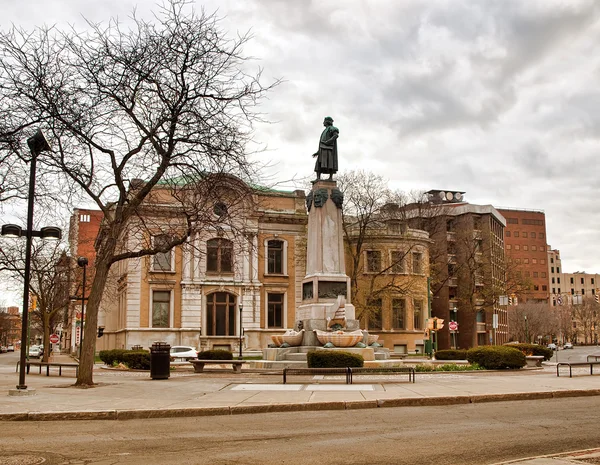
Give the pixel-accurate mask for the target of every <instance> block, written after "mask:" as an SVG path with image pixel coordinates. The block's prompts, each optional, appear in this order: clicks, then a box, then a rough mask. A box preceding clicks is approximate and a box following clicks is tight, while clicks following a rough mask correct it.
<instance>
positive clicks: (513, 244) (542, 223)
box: [497, 207, 550, 303]
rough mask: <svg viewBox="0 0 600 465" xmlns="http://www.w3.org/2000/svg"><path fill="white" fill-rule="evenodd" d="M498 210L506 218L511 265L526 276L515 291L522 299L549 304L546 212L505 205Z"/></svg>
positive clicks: (506, 247)
mask: <svg viewBox="0 0 600 465" xmlns="http://www.w3.org/2000/svg"><path fill="white" fill-rule="evenodd" d="M497 210H498V212H499V213H500V214H501V215H502V216H504V218H506V228H505V231H504V245H505V250H506V258H507V267H508V268H509V269H510V270H514V274H515V276H516V277H518V278H522V285H519V286H516V288H518V290H515V291H514V293H515V295H516V297H517V299H518V302H523V303H524V302H533V303H549V302H550V286H549V281H550V279H549V276H548V263H547V260H548V250H549V247H548V244H547V242H546V215H545V214H544V212H543V211H541V210H521V209H513V208H502V207H499V208H498V209H497ZM509 274H510V273H509Z"/></svg>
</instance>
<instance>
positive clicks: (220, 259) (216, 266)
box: [206, 239, 233, 273]
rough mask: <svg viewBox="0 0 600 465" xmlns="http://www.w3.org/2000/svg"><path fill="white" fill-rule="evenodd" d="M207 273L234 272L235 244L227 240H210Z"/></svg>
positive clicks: (207, 247) (207, 249)
mask: <svg viewBox="0 0 600 465" xmlns="http://www.w3.org/2000/svg"><path fill="white" fill-rule="evenodd" d="M206 271H208V272H212V273H231V272H232V271H233V244H232V242H231V241H228V240H227V239H210V240H209V241H207V243H206Z"/></svg>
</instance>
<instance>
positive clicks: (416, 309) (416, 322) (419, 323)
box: [413, 300, 423, 330]
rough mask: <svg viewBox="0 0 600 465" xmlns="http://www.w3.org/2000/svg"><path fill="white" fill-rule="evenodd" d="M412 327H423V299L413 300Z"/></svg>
mask: <svg viewBox="0 0 600 465" xmlns="http://www.w3.org/2000/svg"><path fill="white" fill-rule="evenodd" d="M413 329H415V330H417V329H423V301H422V300H414V301H413Z"/></svg>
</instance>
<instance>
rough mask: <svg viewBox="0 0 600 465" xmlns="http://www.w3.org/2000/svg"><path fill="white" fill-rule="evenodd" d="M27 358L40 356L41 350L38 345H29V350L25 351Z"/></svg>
mask: <svg viewBox="0 0 600 465" xmlns="http://www.w3.org/2000/svg"><path fill="white" fill-rule="evenodd" d="M27 354H28V355H29V358H40V357H41V356H42V351H41V350H40V348H39V347H38V346H29V352H28V353H27Z"/></svg>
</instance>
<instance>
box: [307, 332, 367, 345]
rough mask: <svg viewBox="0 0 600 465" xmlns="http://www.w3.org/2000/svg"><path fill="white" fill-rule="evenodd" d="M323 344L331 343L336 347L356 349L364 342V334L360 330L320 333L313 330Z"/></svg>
mask: <svg viewBox="0 0 600 465" xmlns="http://www.w3.org/2000/svg"><path fill="white" fill-rule="evenodd" d="M313 331H314V332H315V334H316V335H317V339H318V340H319V342H320V343H321V344H327V343H328V342H331V343H332V344H333V345H334V346H336V347H354V346H355V345H356V344H358V343H359V342H361V341H362V340H363V333H362V331H361V330H360V329H358V330H356V331H320V330H318V329H314V330H313Z"/></svg>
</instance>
